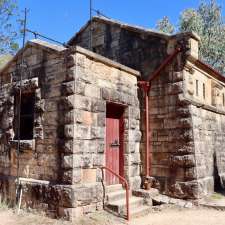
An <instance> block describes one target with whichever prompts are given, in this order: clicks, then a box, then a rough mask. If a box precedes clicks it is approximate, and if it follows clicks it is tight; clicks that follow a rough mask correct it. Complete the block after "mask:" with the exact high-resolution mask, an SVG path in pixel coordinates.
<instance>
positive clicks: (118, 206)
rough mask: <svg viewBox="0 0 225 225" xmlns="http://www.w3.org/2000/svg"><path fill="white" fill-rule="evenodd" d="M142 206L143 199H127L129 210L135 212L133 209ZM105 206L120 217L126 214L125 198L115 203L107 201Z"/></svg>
mask: <svg viewBox="0 0 225 225" xmlns="http://www.w3.org/2000/svg"><path fill="white" fill-rule="evenodd" d="M143 204H144V199H143V198H139V197H134V196H132V197H131V198H130V199H129V205H130V209H131V210H135V208H138V207H140V206H143ZM106 206H107V208H108V209H110V210H112V211H114V212H116V213H118V214H119V215H121V216H124V215H125V214H126V198H122V199H120V200H116V201H109V202H108V203H107V205H106Z"/></svg>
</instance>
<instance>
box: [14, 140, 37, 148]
mask: <svg viewBox="0 0 225 225" xmlns="http://www.w3.org/2000/svg"><path fill="white" fill-rule="evenodd" d="M10 146H11V147H12V148H15V149H16V148H17V146H18V140H12V141H10ZM34 149H35V139H32V140H20V150H22V151H24V150H34Z"/></svg>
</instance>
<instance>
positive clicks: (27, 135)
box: [14, 93, 35, 140]
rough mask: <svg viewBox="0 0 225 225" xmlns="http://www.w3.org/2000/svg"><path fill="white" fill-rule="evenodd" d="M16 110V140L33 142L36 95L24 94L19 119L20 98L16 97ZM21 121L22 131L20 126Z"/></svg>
mask: <svg viewBox="0 0 225 225" xmlns="http://www.w3.org/2000/svg"><path fill="white" fill-rule="evenodd" d="M15 99H16V101H15V104H16V105H15V110H16V112H15V113H16V118H15V121H14V127H15V134H16V135H15V139H16V140H18V139H19V137H20V139H21V140H31V139H33V127H34V102H35V96H34V93H29V94H22V95H21V104H20V117H19V108H18V107H19V97H17V96H16V98H15ZM19 119H20V129H18V126H19Z"/></svg>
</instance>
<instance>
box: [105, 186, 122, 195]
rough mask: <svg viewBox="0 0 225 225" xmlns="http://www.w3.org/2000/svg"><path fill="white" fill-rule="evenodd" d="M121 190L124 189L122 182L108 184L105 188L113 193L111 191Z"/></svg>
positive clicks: (107, 191)
mask: <svg viewBox="0 0 225 225" xmlns="http://www.w3.org/2000/svg"><path fill="white" fill-rule="evenodd" d="M119 190H123V186H122V184H113V185H109V186H106V188H105V191H106V193H111V192H114V191H119Z"/></svg>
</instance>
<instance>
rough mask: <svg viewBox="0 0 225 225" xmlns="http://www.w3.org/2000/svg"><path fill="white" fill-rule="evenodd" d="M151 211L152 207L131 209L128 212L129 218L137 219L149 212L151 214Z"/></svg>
mask: <svg viewBox="0 0 225 225" xmlns="http://www.w3.org/2000/svg"><path fill="white" fill-rule="evenodd" d="M151 209H152V207H151V206H148V205H142V206H139V207H137V208H132V209H131V211H130V217H131V218H137V217H141V216H145V215H147V214H148V213H149V212H151Z"/></svg>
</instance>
